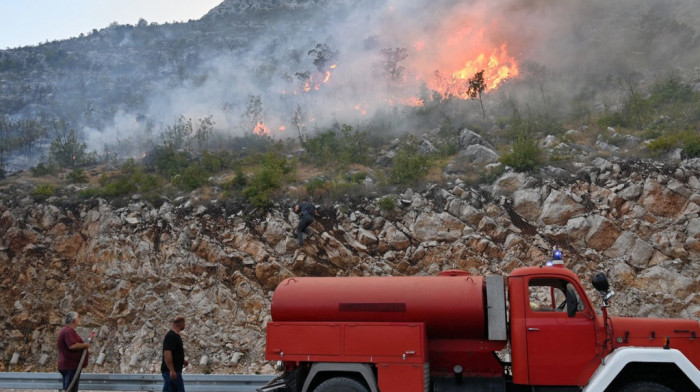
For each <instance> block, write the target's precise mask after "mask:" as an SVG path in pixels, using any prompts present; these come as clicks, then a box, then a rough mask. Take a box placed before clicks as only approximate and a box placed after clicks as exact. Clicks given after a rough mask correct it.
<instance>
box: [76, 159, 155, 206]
mask: <svg viewBox="0 0 700 392" xmlns="http://www.w3.org/2000/svg"><path fill="white" fill-rule="evenodd" d="M163 183H164V182H163V180H162V179H161V178H160V177H158V176H156V175H154V174H150V173H146V172H145V171H144V168H143V166H142V165H138V164H136V162H135V161H134V160H133V159H128V160H127V161H126V162H124V164H122V167H121V170H120V172H119V173H118V174H116V175H111V176H110V175H105V174H103V175H102V176H100V179H99V184H100V186H99V187H90V188H87V189H83V190H81V191H80V192H78V195H79V196H81V197H84V198H90V197H105V198H118V197H123V196H129V195H133V194H135V193H140V194H141V196H142V197H143V198H144V199H145V200H148V201H156V200H158V199H159V198H160V197H161V196H162V194H163V186H164V185H163Z"/></svg>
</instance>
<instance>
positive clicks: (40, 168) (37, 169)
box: [29, 162, 58, 177]
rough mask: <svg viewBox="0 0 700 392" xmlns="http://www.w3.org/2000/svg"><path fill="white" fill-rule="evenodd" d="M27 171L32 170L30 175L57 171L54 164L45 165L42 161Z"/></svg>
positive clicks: (46, 174)
mask: <svg viewBox="0 0 700 392" xmlns="http://www.w3.org/2000/svg"><path fill="white" fill-rule="evenodd" d="M29 171H31V172H32V176H34V177H41V176H48V175H53V174H56V173H57V172H58V170H57V168H56V166H54V165H52V164H47V165H45V164H44V162H39V164H38V165H36V166H34V167H32V168H30V169H29Z"/></svg>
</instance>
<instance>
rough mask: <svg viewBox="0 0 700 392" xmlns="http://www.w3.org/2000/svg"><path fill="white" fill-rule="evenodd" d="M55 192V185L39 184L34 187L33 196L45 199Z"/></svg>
mask: <svg viewBox="0 0 700 392" xmlns="http://www.w3.org/2000/svg"><path fill="white" fill-rule="evenodd" d="M55 193H56V187H55V186H53V185H50V184H39V185H37V186H36V188H34V192H33V194H34V197H37V198H39V199H47V198H49V197H51V196H53V195H54V194H55Z"/></svg>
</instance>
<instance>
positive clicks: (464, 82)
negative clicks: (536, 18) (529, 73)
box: [427, 44, 520, 99]
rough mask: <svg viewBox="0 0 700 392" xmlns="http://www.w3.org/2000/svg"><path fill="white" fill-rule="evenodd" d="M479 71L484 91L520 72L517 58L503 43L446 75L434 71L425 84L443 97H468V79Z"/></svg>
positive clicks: (496, 86) (492, 88)
mask: <svg viewBox="0 0 700 392" xmlns="http://www.w3.org/2000/svg"><path fill="white" fill-rule="evenodd" d="M481 71H484V75H483V76H484V82H485V84H486V88H485V90H484V91H490V90H494V89H496V88H498V86H499V85H500V84H501V83H503V82H504V81H505V80H506V79H509V78H513V77H516V76H518V75H519V74H520V70H519V68H518V62H517V60H516V59H515V58H513V57H511V56H510V55H508V51H507V45H506V44H503V45H501V46H500V47H499V48H496V49H493V50H491V51H490V52H482V53H479V54H477V55H476V57H474V58H473V59H469V60H465V61H464V62H463V63H462V65H461V68H460V69H458V70H456V71H452V72H450V73H449V74H447V75H443V73H442V72H440V71H435V72H434V74H433V78H431V79H429V80H428V81H427V84H428V87H429V88H430V89H432V90H435V91H437V92H439V93H440V94H442V95H443V96H444V97H448V96H456V97H459V98H462V99H469V94H468V93H467V91H468V89H469V80H470V79H472V78H474V76H475V75H476V74H477V73H478V72H481Z"/></svg>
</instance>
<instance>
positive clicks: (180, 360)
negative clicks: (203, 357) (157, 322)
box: [160, 316, 187, 392]
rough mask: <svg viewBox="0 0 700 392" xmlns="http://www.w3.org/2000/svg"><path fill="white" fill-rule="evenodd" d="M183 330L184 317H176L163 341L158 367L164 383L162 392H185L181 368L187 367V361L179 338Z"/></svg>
mask: <svg viewBox="0 0 700 392" xmlns="http://www.w3.org/2000/svg"><path fill="white" fill-rule="evenodd" d="M184 329H185V317H184V316H177V317H175V319H173V325H172V328H171V329H170V331H168V333H167V334H165V338H164V339H163V362H162V363H161V365H160V371H161V372H162V373H163V381H164V384H163V392H185V383H184V382H183V380H182V368H183V367H184V366H187V361H185V349H184V347H183V345H182V338H181V337H180V332H182V331H183V330H184Z"/></svg>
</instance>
